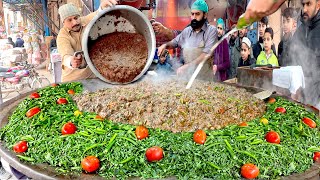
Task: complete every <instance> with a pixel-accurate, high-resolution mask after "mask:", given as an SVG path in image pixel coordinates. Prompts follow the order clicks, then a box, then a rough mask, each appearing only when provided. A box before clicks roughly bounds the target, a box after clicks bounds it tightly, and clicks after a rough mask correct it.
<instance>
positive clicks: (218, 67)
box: [212, 18, 230, 81]
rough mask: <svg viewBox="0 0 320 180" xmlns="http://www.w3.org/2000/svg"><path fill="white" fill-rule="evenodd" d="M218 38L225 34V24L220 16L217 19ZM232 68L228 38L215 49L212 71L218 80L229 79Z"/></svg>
mask: <svg viewBox="0 0 320 180" xmlns="http://www.w3.org/2000/svg"><path fill="white" fill-rule="evenodd" d="M217 29H218V40H220V39H221V38H222V36H223V35H224V30H225V25H224V21H223V19H221V18H219V19H218V21H217ZM229 68H230V57H229V47H228V41H227V39H225V40H223V41H222V43H221V44H219V46H218V47H217V48H216V49H215V50H214V60H213V66H212V71H213V74H215V75H216V80H217V81H225V80H227V78H228V77H227V70H228V69H229Z"/></svg>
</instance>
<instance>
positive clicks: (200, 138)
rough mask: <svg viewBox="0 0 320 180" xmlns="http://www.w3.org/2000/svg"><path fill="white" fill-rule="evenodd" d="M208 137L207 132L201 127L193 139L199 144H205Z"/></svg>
mask: <svg viewBox="0 0 320 180" xmlns="http://www.w3.org/2000/svg"><path fill="white" fill-rule="evenodd" d="M206 139H207V134H206V132H204V131H203V130H201V129H199V130H197V131H196V132H195V133H194V134H193V141H194V142H196V143H198V144H204V143H205V142H206Z"/></svg>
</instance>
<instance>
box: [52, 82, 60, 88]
mask: <svg viewBox="0 0 320 180" xmlns="http://www.w3.org/2000/svg"><path fill="white" fill-rule="evenodd" d="M51 86H52V87H57V86H59V84H56V83H53V84H51Z"/></svg>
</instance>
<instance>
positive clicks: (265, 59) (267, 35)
mask: <svg viewBox="0 0 320 180" xmlns="http://www.w3.org/2000/svg"><path fill="white" fill-rule="evenodd" d="M272 45H273V29H272V28H266V30H265V32H264V36H263V47H264V51H261V53H260V54H259V56H258V59H257V65H268V64H271V65H272V66H279V63H278V58H277V56H276V55H275V54H274V52H273V50H272V49H271V46H272Z"/></svg>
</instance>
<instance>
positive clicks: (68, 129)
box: [61, 122, 77, 135]
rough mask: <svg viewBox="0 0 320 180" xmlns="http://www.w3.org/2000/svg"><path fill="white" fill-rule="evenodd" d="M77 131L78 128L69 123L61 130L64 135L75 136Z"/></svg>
mask: <svg viewBox="0 0 320 180" xmlns="http://www.w3.org/2000/svg"><path fill="white" fill-rule="evenodd" d="M76 131H77V127H76V126H75V125H74V124H73V123H72V122H68V123H66V124H64V125H63V126H62V128H61V133H62V135H66V134H74V133H75V132H76Z"/></svg>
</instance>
